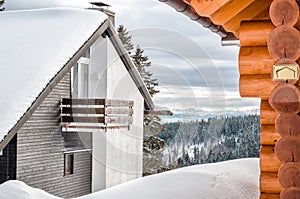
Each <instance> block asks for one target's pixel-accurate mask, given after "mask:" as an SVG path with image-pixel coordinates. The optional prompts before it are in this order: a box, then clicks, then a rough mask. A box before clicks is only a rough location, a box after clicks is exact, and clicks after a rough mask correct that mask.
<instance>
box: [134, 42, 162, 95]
mask: <svg viewBox="0 0 300 199" xmlns="http://www.w3.org/2000/svg"><path fill="white" fill-rule="evenodd" d="M131 57H132V61H133V63H134V64H135V66H136V67H137V69H138V71H139V73H140V74H141V77H142V79H143V80H144V83H145V85H146V87H147V89H148V91H149V93H150V95H151V97H153V95H155V94H156V93H158V92H159V91H158V90H156V89H155V87H156V86H158V82H157V79H155V78H153V77H152V75H153V73H151V72H150V71H149V70H147V68H148V67H150V66H151V62H150V61H149V58H148V56H146V55H144V50H143V49H141V48H140V46H139V45H138V46H137V47H136V50H135V53H134V54H133V55H132V56H131Z"/></svg>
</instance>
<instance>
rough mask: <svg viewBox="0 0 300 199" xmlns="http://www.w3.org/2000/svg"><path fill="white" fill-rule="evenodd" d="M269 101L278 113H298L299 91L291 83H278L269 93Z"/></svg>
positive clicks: (299, 105) (299, 104) (299, 108)
mask: <svg viewBox="0 0 300 199" xmlns="http://www.w3.org/2000/svg"><path fill="white" fill-rule="evenodd" d="M269 103H270V105H271V106H272V108H273V109H274V110H276V111H277V112H279V113H298V112H299V110H300V92H299V90H298V88H297V87H296V86H294V85H292V84H279V85H278V86H277V87H275V88H274V89H273V91H272V93H271V96H270V99H269Z"/></svg>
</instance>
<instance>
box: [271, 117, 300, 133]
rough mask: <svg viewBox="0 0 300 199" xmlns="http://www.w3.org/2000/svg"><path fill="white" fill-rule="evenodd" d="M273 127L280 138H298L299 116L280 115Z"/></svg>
mask: <svg viewBox="0 0 300 199" xmlns="http://www.w3.org/2000/svg"><path fill="white" fill-rule="evenodd" d="M275 127H276V129H277V131H278V134H280V135H281V136H282V137H284V136H300V116H299V115H297V114H295V113H285V114H280V115H279V116H278V117H277V118H276V121H275Z"/></svg>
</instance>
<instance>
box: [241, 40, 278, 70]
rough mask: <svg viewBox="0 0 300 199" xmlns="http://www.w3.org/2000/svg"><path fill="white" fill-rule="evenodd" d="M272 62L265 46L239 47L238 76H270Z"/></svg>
mask: <svg viewBox="0 0 300 199" xmlns="http://www.w3.org/2000/svg"><path fill="white" fill-rule="evenodd" d="M273 64H274V60H273V58H272V57H271V56H270V55H269V51H268V48H267V46H256V47H248V46H247V47H241V48H240V53H239V72H240V75H269V74H272V70H273Z"/></svg>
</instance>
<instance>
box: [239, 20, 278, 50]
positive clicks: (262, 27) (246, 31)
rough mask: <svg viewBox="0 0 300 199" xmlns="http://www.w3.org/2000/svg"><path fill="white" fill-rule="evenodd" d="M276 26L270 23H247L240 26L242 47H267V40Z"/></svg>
mask: <svg viewBox="0 0 300 199" xmlns="http://www.w3.org/2000/svg"><path fill="white" fill-rule="evenodd" d="M274 28H275V26H274V25H273V24H272V23H271V22H270V21H245V22H242V23H241V26H240V34H239V39H240V45H241V46H266V45H267V38H268V35H269V34H270V33H271V31H272V30H273V29H274Z"/></svg>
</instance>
